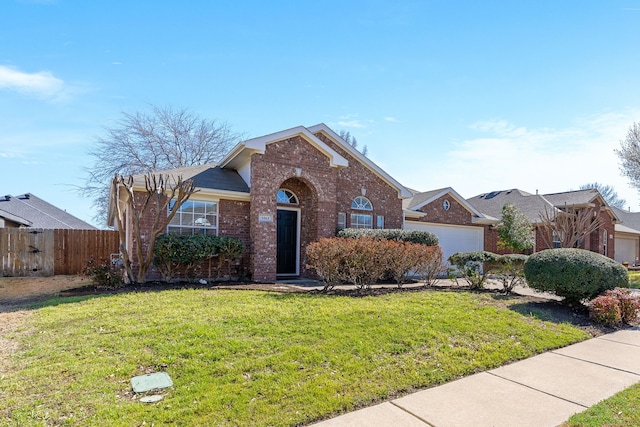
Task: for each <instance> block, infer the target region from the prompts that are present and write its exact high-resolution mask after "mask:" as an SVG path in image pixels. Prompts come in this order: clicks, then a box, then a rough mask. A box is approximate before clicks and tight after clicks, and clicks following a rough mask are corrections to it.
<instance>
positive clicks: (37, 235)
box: [0, 228, 119, 277]
mask: <svg viewBox="0 0 640 427" xmlns="http://www.w3.org/2000/svg"><path fill="white" fill-rule="evenodd" d="M118 245H119V240H118V232H116V231H111V230H62V229H61V230H43V229H33V228H0V260H1V261H2V264H1V265H0V267H1V269H0V276H9V277H28V276H52V275H60V274H64V275H69V274H78V272H80V270H81V269H82V267H83V266H84V265H85V263H86V262H87V260H88V259H90V258H91V257H95V258H96V259H100V258H105V259H110V255H111V254H112V253H118V251H119V249H118Z"/></svg>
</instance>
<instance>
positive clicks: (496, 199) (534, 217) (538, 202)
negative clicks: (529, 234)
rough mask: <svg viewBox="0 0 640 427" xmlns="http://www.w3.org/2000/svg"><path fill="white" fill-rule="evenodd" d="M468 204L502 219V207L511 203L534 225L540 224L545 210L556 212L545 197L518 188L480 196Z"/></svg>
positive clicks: (472, 198) (468, 200) (471, 199)
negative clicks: (541, 215) (541, 214)
mask: <svg viewBox="0 0 640 427" xmlns="http://www.w3.org/2000/svg"><path fill="white" fill-rule="evenodd" d="M467 202H469V204H470V205H471V206H473V207H474V208H475V209H476V210H478V211H480V212H482V213H483V214H485V215H489V216H492V217H494V218H502V207H503V206H504V205H505V203H511V204H512V205H515V206H517V207H518V209H520V211H521V212H522V213H523V214H524V215H525V216H526V217H527V218H528V219H529V221H531V222H532V223H538V222H540V213H542V212H545V209H546V210H548V211H550V210H554V207H553V205H552V204H551V203H550V202H549V201H548V200H547V199H546V198H545V197H543V196H540V195H538V194H531V193H527V192H526V191H522V190H518V189H517V188H514V189H511V190H502V191H492V192H490V193H483V194H479V195H477V196H475V197H471V198H470V199H467Z"/></svg>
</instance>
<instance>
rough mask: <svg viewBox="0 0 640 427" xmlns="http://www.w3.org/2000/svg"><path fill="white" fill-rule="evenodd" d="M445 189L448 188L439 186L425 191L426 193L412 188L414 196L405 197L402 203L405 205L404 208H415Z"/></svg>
mask: <svg viewBox="0 0 640 427" xmlns="http://www.w3.org/2000/svg"><path fill="white" fill-rule="evenodd" d="M444 190H447V188H439V189H437V190H431V191H425V192H424V193H419V192H414V191H413V190H410V191H411V192H412V193H413V197H411V198H409V199H404V200H403V201H402V205H403V206H402V207H403V208H404V209H413V208H414V207H416V206H418V205H420V204H422V203H424V202H426V201H427V200H429V199H430V198H432V197H433V196H435V195H437V194H439V193H442V192H443V191H444Z"/></svg>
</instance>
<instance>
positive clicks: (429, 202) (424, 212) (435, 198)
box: [403, 187, 499, 260]
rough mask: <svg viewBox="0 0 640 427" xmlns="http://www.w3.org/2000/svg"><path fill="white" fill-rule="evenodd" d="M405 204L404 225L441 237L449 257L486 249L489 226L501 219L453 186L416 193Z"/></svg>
mask: <svg viewBox="0 0 640 427" xmlns="http://www.w3.org/2000/svg"><path fill="white" fill-rule="evenodd" d="M403 207H404V217H405V222H404V228H405V229H407V230H422V231H430V232H432V233H434V234H435V235H436V236H438V242H439V245H440V247H441V248H442V255H443V258H444V259H445V260H446V259H448V258H449V256H451V255H453V254H454V253H456V252H469V251H480V250H483V249H484V233H485V227H487V226H489V225H493V224H497V223H498V222H499V220H498V219H496V218H493V217H491V216H489V215H486V214H483V213H481V212H480V211H478V210H477V209H476V208H474V207H473V206H472V205H471V204H470V203H469V202H467V201H466V200H465V199H464V198H463V197H462V196H460V194H458V193H457V192H456V191H455V190H454V189H452V188H451V187H447V188H441V189H438V190H432V191H426V192H422V193H421V192H413V196H412V197H411V198H409V199H405V200H404V202H403Z"/></svg>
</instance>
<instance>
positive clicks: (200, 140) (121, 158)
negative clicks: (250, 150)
mask: <svg viewBox="0 0 640 427" xmlns="http://www.w3.org/2000/svg"><path fill="white" fill-rule="evenodd" d="M104 130H105V132H106V135H105V136H103V137H100V138H98V139H97V140H96V142H95V145H94V146H93V148H92V149H91V150H90V151H89V155H91V156H92V157H93V159H94V161H93V164H92V165H91V167H89V168H87V172H88V178H87V179H86V182H85V185H84V186H83V187H81V188H80V189H79V190H80V193H81V194H82V195H84V196H87V197H90V198H92V199H93V202H94V206H95V207H96V208H97V211H96V215H95V217H94V219H95V220H97V221H98V220H104V218H106V213H107V208H108V204H109V184H110V181H111V178H112V177H113V176H114V175H115V174H119V175H125V176H126V175H137V174H145V173H151V172H157V171H160V170H167V169H174V168H179V167H185V166H195V165H202V164H208V163H215V162H217V161H218V160H220V159H221V158H222V156H224V154H226V153H227V152H228V151H229V149H230V148H231V146H232V145H233V144H235V143H236V142H238V141H239V140H240V135H239V134H237V133H234V132H232V131H231V128H230V126H229V125H228V124H227V123H225V122H217V121H215V120H208V119H203V118H201V117H199V116H198V115H196V114H194V113H192V112H191V111H189V110H187V109H184V108H183V109H173V108H172V107H157V106H151V111H150V112H148V113H147V112H135V113H133V114H129V113H122V116H121V118H120V119H119V120H117V121H116V122H115V123H114V124H112V125H110V126H105V128H104Z"/></svg>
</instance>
